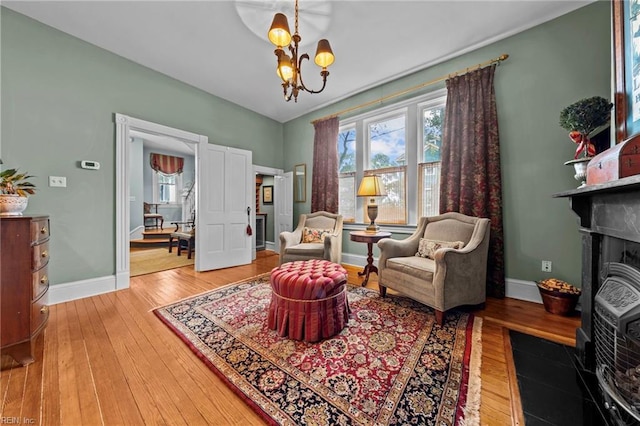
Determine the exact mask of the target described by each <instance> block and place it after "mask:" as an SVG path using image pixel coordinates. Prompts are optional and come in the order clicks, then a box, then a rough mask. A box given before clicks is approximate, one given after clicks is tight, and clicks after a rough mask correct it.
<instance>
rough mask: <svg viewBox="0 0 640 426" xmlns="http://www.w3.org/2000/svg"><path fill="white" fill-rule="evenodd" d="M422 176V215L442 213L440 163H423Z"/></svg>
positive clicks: (420, 169) (420, 174)
mask: <svg viewBox="0 0 640 426" xmlns="http://www.w3.org/2000/svg"><path fill="white" fill-rule="evenodd" d="M419 176H420V216H436V215H438V214H440V163H423V164H420V168H419Z"/></svg>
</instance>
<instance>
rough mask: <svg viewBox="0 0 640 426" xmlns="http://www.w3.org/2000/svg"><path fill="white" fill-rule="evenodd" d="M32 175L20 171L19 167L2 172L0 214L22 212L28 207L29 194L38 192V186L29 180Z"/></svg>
mask: <svg viewBox="0 0 640 426" xmlns="http://www.w3.org/2000/svg"><path fill="white" fill-rule="evenodd" d="M32 177H33V176H30V175H29V174H28V173H20V172H18V169H7V170H5V171H3V172H0V214H4V215H21V214H22V212H23V211H24V209H26V208H27V202H28V200H29V198H28V197H29V195H33V194H35V192H36V186H35V185H34V184H32V183H31V182H29V181H27V179H29V178H32Z"/></svg>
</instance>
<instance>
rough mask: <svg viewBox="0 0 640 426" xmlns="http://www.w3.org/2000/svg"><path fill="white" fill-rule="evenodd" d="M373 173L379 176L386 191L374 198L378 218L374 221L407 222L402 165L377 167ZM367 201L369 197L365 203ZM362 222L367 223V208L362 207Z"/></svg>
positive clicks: (367, 201)
mask: <svg viewBox="0 0 640 426" xmlns="http://www.w3.org/2000/svg"><path fill="white" fill-rule="evenodd" d="M375 174H377V175H378V176H380V178H381V179H382V182H383V183H384V188H385V190H386V191H387V196H386V197H379V198H377V199H376V204H378V218H377V219H376V223H389V224H405V223H407V201H406V200H407V198H406V189H405V188H406V185H405V175H406V171H405V168H404V167H394V168H389V169H378V170H376V172H375ZM368 203H369V199H367V200H366V203H365V204H368ZM364 222H365V223H369V222H370V221H369V218H368V216H367V208H366V206H365V208H364Z"/></svg>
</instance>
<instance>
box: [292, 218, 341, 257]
mask: <svg viewBox="0 0 640 426" xmlns="http://www.w3.org/2000/svg"><path fill="white" fill-rule="evenodd" d="M308 259H325V260H329V261H331V262H334V263H338V264H339V263H340V261H341V260H342V216H341V215H338V214H333V213H329V212H325V211H319V212H315V213H310V214H301V215H300V220H299V221H298V227H297V228H296V229H295V230H294V231H293V232H281V233H280V264H281V265H282V264H283V263H285V262H293V261H296V260H308Z"/></svg>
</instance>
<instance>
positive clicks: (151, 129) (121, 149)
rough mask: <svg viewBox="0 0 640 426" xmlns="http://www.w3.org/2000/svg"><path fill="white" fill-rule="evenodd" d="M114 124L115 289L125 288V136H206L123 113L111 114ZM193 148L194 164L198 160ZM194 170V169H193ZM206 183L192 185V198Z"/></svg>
mask: <svg viewBox="0 0 640 426" xmlns="http://www.w3.org/2000/svg"><path fill="white" fill-rule="evenodd" d="M115 124H116V161H115V163H116V164H115V165H116V171H115V172H116V212H115V213H116V290H120V289H123V288H129V279H130V265H129V180H130V176H129V161H130V152H129V150H130V146H131V144H130V143H129V138H130V133H129V132H130V131H131V130H139V131H142V132H146V133H153V134H157V135H163V136H168V137H171V138H175V139H178V140H181V141H184V142H189V143H196V144H200V143H209V138H208V137H207V136H203V135H198V134H195V133H191V132H187V131H184V130H179V129H174V128H173V127H168V126H163V125H162V124H157V123H153V122H151V121H145V120H141V119H138V118H134V117H129V116H127V115H124V114H119V113H116V114H115ZM197 151H198V150H197V149H196V161H195V163H196V167H197V164H198V158H197V155H198V154H197ZM196 173H197V170H196ZM205 186H206V185H204V183H202V182H201V183H199V184H198V185H196V198H197V197H198V193H199V192H200V191H204V190H205V189H206V188H205Z"/></svg>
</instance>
